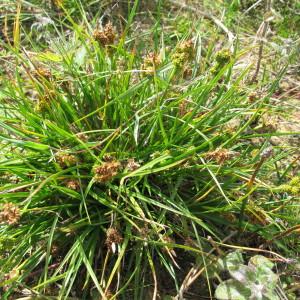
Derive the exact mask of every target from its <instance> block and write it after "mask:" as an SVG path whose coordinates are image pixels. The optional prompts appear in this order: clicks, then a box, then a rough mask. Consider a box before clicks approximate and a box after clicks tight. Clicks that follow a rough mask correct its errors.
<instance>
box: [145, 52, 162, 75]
mask: <svg viewBox="0 0 300 300" xmlns="http://www.w3.org/2000/svg"><path fill="white" fill-rule="evenodd" d="M160 64H161V59H160V56H159V55H158V54H156V53H154V52H152V53H149V54H148V55H146V56H145V57H144V60H143V63H142V66H141V69H142V70H144V71H145V73H146V74H152V73H153V72H155V70H156V69H157V67H158V66H159V65H160Z"/></svg>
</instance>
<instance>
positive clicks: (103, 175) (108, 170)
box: [94, 161, 121, 182]
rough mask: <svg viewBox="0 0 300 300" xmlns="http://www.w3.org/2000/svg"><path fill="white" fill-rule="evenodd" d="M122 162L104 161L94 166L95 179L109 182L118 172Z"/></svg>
mask: <svg viewBox="0 0 300 300" xmlns="http://www.w3.org/2000/svg"><path fill="white" fill-rule="evenodd" d="M120 166H121V164H120V162H119V161H110V162H104V163H103V164H101V165H99V166H95V167H94V173H95V176H94V179H95V181H96V182H107V181H109V180H111V179H112V178H113V177H114V176H116V175H117V174H118V171H119V168H120Z"/></svg>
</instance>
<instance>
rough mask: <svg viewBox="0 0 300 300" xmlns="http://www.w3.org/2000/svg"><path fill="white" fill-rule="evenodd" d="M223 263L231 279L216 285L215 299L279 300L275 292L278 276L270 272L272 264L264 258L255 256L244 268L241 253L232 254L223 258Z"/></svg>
mask: <svg viewBox="0 0 300 300" xmlns="http://www.w3.org/2000/svg"><path fill="white" fill-rule="evenodd" d="M227 261H229V263H226V262H227ZM224 262H225V263H224V266H225V268H224V269H225V270H227V271H228V272H229V274H230V276H231V277H232V279H228V280H226V281H223V282H222V283H220V284H219V285H218V287H217V289H216V291H215V297H216V298H217V299H219V300H244V299H257V300H259V299H261V300H271V299H280V298H279V296H278V295H277V293H276V291H275V288H276V285H277V282H278V276H277V275H276V274H274V273H273V271H272V268H273V266H274V264H273V263H272V262H271V261H270V260H269V259H267V258H266V257H264V256H261V255H255V256H253V257H251V259H250V260H249V263H248V265H247V266H246V265H244V264H242V259H241V253H240V252H233V253H230V254H228V255H227V256H226V257H225V258H224Z"/></svg>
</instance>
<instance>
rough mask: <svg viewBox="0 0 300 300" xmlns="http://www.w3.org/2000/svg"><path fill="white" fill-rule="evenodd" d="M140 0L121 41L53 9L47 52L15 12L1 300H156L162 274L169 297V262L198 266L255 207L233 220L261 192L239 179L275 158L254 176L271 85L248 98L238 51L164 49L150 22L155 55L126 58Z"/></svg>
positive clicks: (0, 131) (5, 100)
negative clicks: (185, 260)
mask: <svg viewBox="0 0 300 300" xmlns="http://www.w3.org/2000/svg"><path fill="white" fill-rule="evenodd" d="M76 3H78V2H76ZM137 4H138V1H135V3H133V6H132V7H131V10H130V12H129V14H128V22H127V24H126V26H125V28H123V31H122V32H120V29H117V28H116V26H115V25H114V23H113V20H112V21H109V22H106V23H103V24H101V26H99V24H97V22H96V21H95V19H92V20H89V19H88V17H87V15H85V14H84V9H83V8H82V6H80V3H79V4H78V10H79V11H80V12H81V14H82V16H83V17H82V20H81V22H78V21H75V19H74V18H73V15H72V14H70V13H68V10H66V9H63V8H62V9H63V13H64V19H63V20H60V21H59V22H53V23H50V24H48V25H49V26H50V28H48V27H47V30H50V31H51V34H52V38H51V40H50V41H48V46H47V48H43V49H41V45H38V44H36V43H35V42H34V40H33V39H32V37H31V35H30V34H29V31H28V29H26V27H23V26H22V18H20V16H21V14H18V13H17V14H16V19H15V29H14V32H13V40H14V42H12V43H3V45H2V46H3V50H2V52H1V60H2V61H6V62H7V69H6V70H3V72H2V74H1V84H2V90H1V102H0V105H1V107H0V111H1V117H0V140H1V149H0V153H1V158H0V183H1V187H0V218H1V224H0V250H1V256H0V278H1V282H0V291H1V292H0V293H1V296H2V298H1V299H9V297H15V298H13V299H16V298H17V297H18V296H22V295H24V294H26V293H27V295H30V296H45V297H46V296H55V297H58V298H57V299H71V298H69V297H75V298H76V297H77V298H78V299H116V298H118V299H136V300H137V299H146V298H145V297H146V295H149V293H150V294H151V295H152V296H151V297H153V299H156V297H157V295H158V293H159V290H160V289H161V288H162V287H161V283H160V282H159V278H160V276H161V274H162V273H163V274H167V276H168V277H169V278H170V279H171V282H172V286H173V288H174V290H175V291H176V290H177V291H178V289H179V286H180V281H179V278H178V275H177V273H178V270H179V268H180V266H179V265H178V263H177V258H176V253H177V252H178V251H179V252H180V251H181V253H182V252H183V253H189V254H190V255H191V257H195V259H196V257H199V256H200V257H202V258H203V259H206V257H207V255H208V254H207V251H206V248H207V247H208V246H209V243H208V242H207V236H208V235H210V236H212V237H213V239H214V240H216V241H218V242H220V241H221V240H222V239H223V238H224V237H226V235H227V234H228V232H229V231H226V230H224V228H232V227H234V228H235V229H238V228H239V226H240V225H241V224H242V226H244V225H245V224H246V222H248V221H249V220H248V221H247V217H248V215H250V214H251V215H252V216H253V215H255V214H257V207H258V205H256V206H255V203H254V202H255V201H254V200H251V199H250V200H249V199H248V200H249V201H248V202H247V203H248V205H246V208H244V209H245V212H244V214H243V220H240V221H241V222H239V220H238V219H239V214H240V210H241V207H242V206H243V203H244V204H245V202H244V200H245V198H247V197H250V195H251V194H252V193H255V192H257V190H261V191H268V190H269V186H268V184H267V183H264V182H263V181H262V180H258V181H255V182H254V183H255V184H254V185H253V188H252V189H251V190H249V189H248V188H247V184H248V181H249V180H250V179H251V178H252V176H253V173H254V171H257V176H258V177H259V175H260V174H264V176H265V175H266V174H269V173H270V172H273V171H274V162H276V161H277V160H279V159H280V158H282V157H283V156H284V154H280V153H277V152H276V151H275V152H274V154H273V156H272V157H271V158H269V159H268V160H266V161H265V162H264V164H263V165H262V166H260V169H259V170H256V166H257V163H258V162H259V161H260V159H261V158H260V154H261V152H263V151H264V150H265V148H267V146H268V143H267V141H266V142H264V143H262V144H259V145H257V144H254V143H251V139H252V138H253V136H255V132H254V131H253V130H254V129H253V126H252V125H253V123H255V121H256V120H257V118H259V116H260V115H261V114H262V112H263V111H264V110H265V109H266V107H267V106H268V101H269V95H270V94H271V93H272V92H273V90H274V89H275V88H276V85H277V83H278V80H279V79H280V78H277V79H276V80H275V81H274V82H272V83H270V84H269V85H268V87H267V91H266V93H265V95H264V96H263V97H260V98H258V99H255V101H252V100H251V99H250V98H249V96H248V92H249V91H248V90H243V89H242V88H241V86H242V82H243V80H244V79H245V78H246V76H247V75H248V72H249V69H234V65H235V61H236V59H239V57H240V56H241V55H242V53H239V52H238V51H236V52H235V53H232V52H230V51H229V50H228V49H224V50H221V52H219V53H213V52H211V53H210V54H209V55H207V56H205V55H204V56H202V54H201V53H202V52H201V51H202V50H203V49H202V47H203V46H202V45H201V43H199V37H200V36H199V35H200V33H199V35H198V36H188V35H186V36H184V37H183V38H182V39H181V40H179V41H178V42H176V43H175V45H170V46H173V48H170V47H166V43H165V41H164V35H163V32H162V29H159V30H158V29H157V26H155V36H158V35H160V37H159V38H158V39H157V40H156V48H153V49H152V50H151V51H145V49H140V48H135V39H134V38H131V37H130V34H131V31H130V26H131V25H132V21H133V18H134V15H135V13H136V9H137ZM19 12H20V13H21V8H20V7H19ZM64 26H65V27H66V28H68V35H66V34H65V31H64V30H63V29H62V28H63V27H64ZM148 50H149V49H148ZM204 57H205V62H204V61H203V60H204ZM279 76H280V75H279ZM249 99H250V100H249ZM260 136H264V134H260ZM269 136H270V135H269V134H266V137H269ZM277 155H279V156H277ZM280 155H281V156H280ZM250 204H251V205H250ZM268 205H274V206H276V203H275V202H272V203H271V204H270V203H269V204H268ZM229 216H231V217H232V218H229ZM268 217H269V219H272V215H271V216H268ZM260 218H264V219H266V218H267V213H265V215H264V216H263V217H260ZM252 226H253V227H251V228H254V227H255V226H258V225H257V223H256V225H255V224H254V225H252ZM255 228H257V227H255ZM255 228H254V229H255ZM228 230H229V229H228ZM162 270H163V271H162Z"/></svg>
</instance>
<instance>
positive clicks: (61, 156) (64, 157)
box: [55, 151, 77, 167]
mask: <svg viewBox="0 0 300 300" xmlns="http://www.w3.org/2000/svg"><path fill="white" fill-rule="evenodd" d="M55 158H56V160H57V162H58V163H59V165H60V166H61V167H66V166H67V167H68V166H73V165H75V164H76V162H77V158H76V156H75V155H73V154H70V153H68V152H65V151H59V152H57V153H56V155H55Z"/></svg>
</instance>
